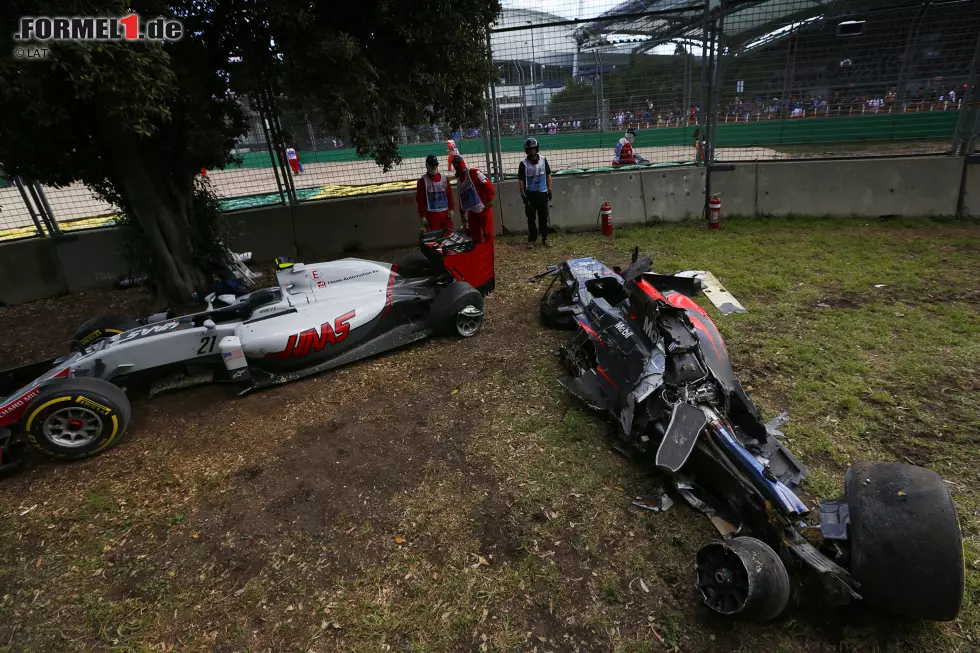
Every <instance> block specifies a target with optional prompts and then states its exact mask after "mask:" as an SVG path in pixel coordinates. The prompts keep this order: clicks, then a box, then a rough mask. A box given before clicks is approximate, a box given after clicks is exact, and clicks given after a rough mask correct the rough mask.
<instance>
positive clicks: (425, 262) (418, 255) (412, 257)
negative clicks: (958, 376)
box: [398, 252, 436, 272]
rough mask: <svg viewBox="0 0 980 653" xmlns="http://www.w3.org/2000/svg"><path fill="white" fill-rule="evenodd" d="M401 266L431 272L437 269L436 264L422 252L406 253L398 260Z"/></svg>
mask: <svg viewBox="0 0 980 653" xmlns="http://www.w3.org/2000/svg"><path fill="white" fill-rule="evenodd" d="M398 267H399V268H409V269H412V270H427V271H429V272H435V271H436V265H435V263H433V262H432V261H430V260H429V259H428V258H427V257H426V255H425V254H423V253H422V252H412V253H410V254H406V255H405V256H403V257H402V258H401V260H400V261H398Z"/></svg>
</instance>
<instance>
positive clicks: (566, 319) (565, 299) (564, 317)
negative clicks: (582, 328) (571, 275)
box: [541, 288, 575, 330]
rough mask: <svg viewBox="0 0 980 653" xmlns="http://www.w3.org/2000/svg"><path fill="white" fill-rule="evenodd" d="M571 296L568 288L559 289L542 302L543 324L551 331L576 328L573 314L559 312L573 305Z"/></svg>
mask: <svg viewBox="0 0 980 653" xmlns="http://www.w3.org/2000/svg"><path fill="white" fill-rule="evenodd" d="M569 295H570V291H569V290H568V289H567V288H559V289H558V290H555V291H554V292H551V293H549V294H548V296H547V297H545V298H543V299H542V300H541V322H542V324H544V325H545V326H546V327H548V328H551V329H566V330H567V329H574V328H575V318H574V317H573V316H572V314H571V313H569V312H567V311H560V310H559V309H561V308H568V307H569V306H571V305H572V301H571V299H570V297H569Z"/></svg>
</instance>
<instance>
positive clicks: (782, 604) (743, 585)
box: [696, 537, 791, 621]
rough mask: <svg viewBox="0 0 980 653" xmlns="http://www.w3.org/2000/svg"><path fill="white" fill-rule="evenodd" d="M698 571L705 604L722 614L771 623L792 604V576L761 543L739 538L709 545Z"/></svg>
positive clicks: (699, 559)
mask: <svg viewBox="0 0 980 653" xmlns="http://www.w3.org/2000/svg"><path fill="white" fill-rule="evenodd" d="M696 567H697V575H698V579H697V580H698V589H699V590H701V594H702V595H703V596H704V603H705V605H706V606H708V608H710V609H711V610H713V611H714V612H717V613H719V614H723V615H726V616H731V617H734V616H737V617H740V618H743V619H751V620H753V621H769V620H771V619H775V618H776V617H778V616H779V615H780V614H782V613H783V611H784V610H785V609H786V606H787V605H788V604H789V599H790V590H791V587H790V581H789V572H787V571H786V567H785V566H784V565H783V561H782V560H780V559H779V556H778V555H777V554H776V552H775V551H773V550H772V548H770V547H769V545H768V544H766V543H765V542H763V541H762V540H757V539H756V538H754V537H736V538H734V539H731V540H724V541H718V542H711V543H710V544H706V545H705V546H703V547H701V550H700V551H698V555H697V562H696Z"/></svg>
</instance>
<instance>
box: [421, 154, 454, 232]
mask: <svg viewBox="0 0 980 653" xmlns="http://www.w3.org/2000/svg"><path fill="white" fill-rule="evenodd" d="M415 204H416V205H417V207H418V213H419V222H421V223H422V229H452V228H453V220H452V217H451V214H452V211H453V209H454V207H453V194H452V192H451V191H450V189H449V177H448V176H447V175H443V174H440V173H439V159H438V158H437V157H436V156H435V155H434V154H430V155H429V156H427V157H425V174H424V175H422V177H421V178H420V179H419V180H418V183H416V184H415Z"/></svg>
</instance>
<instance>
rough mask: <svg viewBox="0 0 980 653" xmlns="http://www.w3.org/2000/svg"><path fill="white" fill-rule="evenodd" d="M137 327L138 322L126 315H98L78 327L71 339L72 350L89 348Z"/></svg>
mask: <svg viewBox="0 0 980 653" xmlns="http://www.w3.org/2000/svg"><path fill="white" fill-rule="evenodd" d="M139 326H140V323H139V322H137V321H136V320H134V319H133V318H131V317H128V316H126V315H100V316H99V317H95V318H92V319H91V320H89V321H88V322H85V323H84V324H83V325H82V326H80V327H78V330H76V331H75V335H73V336H72V337H71V343H72V348H73V349H83V348H85V347H91V346H92V345H94V344H95V343H97V342H99V341H100V340H105V339H106V338H111V337H112V336H114V335H116V334H118V333H122V332H124V331H129V330H130V329H136V328H138V327H139Z"/></svg>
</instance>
